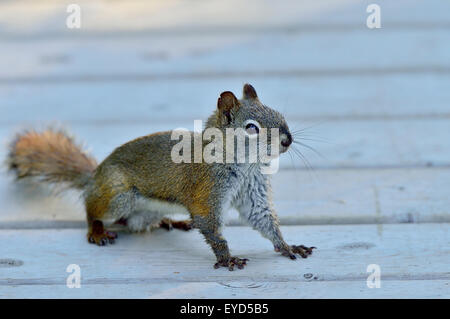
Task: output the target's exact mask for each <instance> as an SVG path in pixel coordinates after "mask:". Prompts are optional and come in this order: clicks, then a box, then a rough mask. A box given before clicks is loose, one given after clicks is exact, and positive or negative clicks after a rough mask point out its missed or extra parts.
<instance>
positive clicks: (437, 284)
mask: <svg viewBox="0 0 450 319" xmlns="http://www.w3.org/2000/svg"><path fill="white" fill-rule="evenodd" d="M448 290H449V281H448V280H409V281H403V280H389V281H384V282H383V284H382V286H381V288H380V289H368V288H367V285H366V283H365V282H364V281H360V282H359V281H333V282H301V283H299V282H282V283H273V282H257V281H256V282H255V281H251V282H248V283H236V282H225V283H223V282H218V283H216V282H188V283H186V282H169V283H150V282H146V283H141V284H139V283H135V284H83V286H82V287H81V288H80V289H75V288H74V289H68V288H67V287H66V286H64V285H45V284H33V285H27V284H25V285H14V286H8V287H7V288H4V289H2V288H0V297H1V298H4V299H7V298H24V297H26V298H38V299H47V298H51V299H53V298H56V299H60V298H80V299H85V298H102V299H118V298H134V299H136V298H137V299H144V298H146V299H147V298H153V299H166V298H167V299H170V298H176V299H192V298H199V299H209V298H216V299H221V298H224V299H234V298H239V299H277V298H283V299H320V298H333V299H335V298H336V299H342V298H357V299H360V298H363V299H366V298H368V299H374V298H383V299H406V298H427V299H428V298H430V299H438V298H448V296H449V294H448ZM119 292H120V293H119Z"/></svg>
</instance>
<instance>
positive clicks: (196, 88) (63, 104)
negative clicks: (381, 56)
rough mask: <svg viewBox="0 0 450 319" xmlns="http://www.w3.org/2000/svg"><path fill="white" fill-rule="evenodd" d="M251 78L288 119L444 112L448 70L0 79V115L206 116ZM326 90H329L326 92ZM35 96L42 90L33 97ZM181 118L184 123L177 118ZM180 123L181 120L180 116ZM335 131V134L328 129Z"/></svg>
mask: <svg viewBox="0 0 450 319" xmlns="http://www.w3.org/2000/svg"><path fill="white" fill-rule="evenodd" d="M245 82H249V83H251V84H253V85H254V86H255V88H256V90H257V92H258V94H259V96H260V99H261V101H263V102H264V103H265V104H267V105H269V106H271V107H273V108H275V109H277V110H279V111H281V112H283V113H285V115H286V117H287V119H288V121H293V120H294V121H301V122H303V121H305V122H320V121H324V120H327V121H338V120H339V121H345V120H376V119H378V120H389V119H399V120H407V119H421V118H425V119H435V118H436V119H439V118H449V117H450V110H449V108H448V105H449V103H450V92H449V90H447V88H448V87H449V86H450V76H439V75H422V76H411V75H396V76H389V77H385V78H383V79H379V78H377V77H361V76H357V77H324V78H306V79H301V78H299V79H293V78H286V79H280V78H270V77H269V78H256V77H253V76H249V77H245V76H242V77H238V78H229V79H191V80H189V81H185V80H180V81H170V80H164V81H161V82H159V81H156V82H151V83H147V82H126V81H125V82H112V83H111V82H109V83H103V82H100V83H65V84H57V85H50V84H47V85H44V84H42V85H37V86H36V85H18V86H16V85H13V86H1V85H0V98H1V100H2V106H1V108H0V123H1V124H2V125H5V124H13V123H17V124H20V123H23V122H29V123H32V124H34V123H36V122H37V121H39V122H44V123H45V121H50V120H52V121H64V122H71V123H76V122H82V123H95V124H96V125H98V124H104V123H120V122H132V123H139V122H141V123H142V122H145V123H149V122H161V121H166V122H168V123H172V122H174V121H175V120H177V121H181V120H189V122H188V124H189V125H192V124H191V122H192V121H193V119H204V118H206V117H207V116H209V114H211V113H212V111H213V110H214V109H215V107H216V102H217V97H218V96H219V94H220V93H221V92H223V91H227V90H230V91H233V92H235V94H236V95H237V96H239V97H240V96H241V91H242V85H243V84H244V83H245ZM324 91H326V92H327V94H323V92H324ZM36 96H38V97H39V98H35V97H36ZM181 124H182V123H181ZM177 125H178V123H177ZM333 135H334V134H333Z"/></svg>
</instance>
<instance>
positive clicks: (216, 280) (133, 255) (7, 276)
mask: <svg viewBox="0 0 450 319" xmlns="http://www.w3.org/2000/svg"><path fill="white" fill-rule="evenodd" d="M282 231H283V233H284V235H285V238H286V240H287V241H288V242H291V243H294V242H295V243H297V244H299V243H303V244H306V245H316V246H317V247H318V249H317V251H315V253H314V255H313V256H312V257H311V258H308V259H301V260H296V261H291V260H289V259H287V258H284V257H281V256H279V255H278V254H276V253H275V252H273V250H272V248H271V244H270V242H268V241H267V240H265V239H263V238H262V237H261V236H259V234H257V233H256V232H254V231H252V230H250V229H249V228H247V227H230V228H226V229H225V234H224V235H225V237H226V238H227V239H228V241H229V244H230V247H231V249H232V251H233V252H234V253H235V254H237V255H238V256H241V257H243V256H245V257H247V258H249V259H250V261H249V264H248V266H247V267H246V268H245V269H244V270H236V271H234V272H229V271H228V270H226V269H219V270H215V269H213V268H212V264H213V262H214V258H213V256H212V253H211V252H210V250H209V248H208V247H207V246H206V244H205V243H204V241H203V240H202V238H201V236H200V234H198V233H197V232H195V231H194V232H190V233H185V232H179V231H173V232H170V233H169V232H165V231H162V230H161V231H155V232H153V233H151V234H146V235H131V234H122V233H121V234H120V235H119V236H120V238H119V239H118V241H117V243H116V244H115V245H113V246H108V247H97V246H93V245H89V244H88V243H87V242H86V240H85V236H84V231H81V230H69V229H67V230H27V231H24V230H22V231H18V230H1V231H0V238H2V239H3V240H4V241H6V240H7V241H8V242H9V243H11V244H10V245H7V246H5V245H4V246H3V247H2V249H1V251H0V254H1V258H10V259H14V260H16V261H19V260H20V261H22V262H23V264H22V265H21V266H15V267H6V268H5V267H3V268H2V276H1V277H2V278H1V279H0V295H1V296H2V297H9V298H12V297H16V298H17V297H20V298H23V297H30V296H37V295H38V294H39V293H41V294H42V295H41V296H47V295H46V294H45V293H46V292H48V291H49V290H50V288H54V289H55V290H54V291H55V292H56V291H58V292H59V293H60V294H59V297H62V298H65V297H70V296H75V297H76V296H80V293H79V292H76V290H75V289H69V288H66V289H64V288H65V284H66V278H67V276H68V274H67V273H66V268H67V266H68V265H69V264H78V265H79V266H80V268H81V276H82V281H81V285H82V288H81V289H80V291H83V292H84V293H85V294H84V296H85V297H97V298H98V297H102V296H111V295H112V294H109V293H107V292H106V291H105V290H108V289H107V288H111V289H117V288H119V287H120V288H123V289H126V288H124V287H126V286H127V285H128V284H131V285H133V288H132V289H134V288H136V293H135V294H133V295H132V296H134V297H152V296H153V297H164V296H165V297H175V296H176V297H180V298H192V297H193V296H197V297H206V296H216V297H228V296H232V294H233V293H234V294H236V296H235V297H240V294H241V293H242V296H243V297H247V298H249V297H254V296H255V295H257V293H259V294H260V295H261V297H264V296H269V297H275V298H281V297H285V296H289V297H290V298H297V297H301V296H302V297H305V296H306V293H308V294H310V296H311V297H313V296H314V297H337V296H339V294H340V297H346V296H355V293H356V291H357V290H358V289H359V290H360V292H361V293H362V294H361V296H363V297H366V298H369V297H390V298H407V297H414V298H420V297H431V296H435V297H439V298H448V297H449V290H448V284H449V280H450V273H449V272H448V263H449V262H450V260H449V258H450V257H449V256H450V254H449V252H450V251H449V250H448V247H449V243H450V242H449V240H450V237H449V233H448V231H449V225H448V224H420V225H412V224H410V225H383V226H381V227H377V226H376V225H372V226H370V225H359V226H287V227H283V229H282ZM243 234H245V235H243ZM430 234H433V245H430V244H429V235H430ZM3 237H4V238H3ZM36 242H38V243H39V245H35V243H36ZM370 264H378V265H379V266H380V270H381V287H382V288H380V289H378V292H375V291H376V290H377V289H375V288H374V289H369V288H367V286H366V280H367V276H368V273H367V271H366V270H367V266H368V265H370ZM85 285H87V286H88V288H87V289H84V286H85ZM97 287H98V288H97ZM113 287H117V288H113ZM233 287H235V288H233ZM303 287H305V289H306V290H305V291H303ZM325 287H327V289H325ZM411 287H421V289H408V288H411ZM25 288H27V289H25ZM101 288H104V289H101ZM191 288H192V289H191ZM346 288H351V289H352V292H350V291H349V289H346ZM83 289H84V290H83ZM253 289H254V290H253ZM355 289H356V290H355ZM126 290H127V289H126ZM250 290H251V291H250ZM366 290H367V291H366ZM121 291H123V290H121ZM302 291H303V292H302ZM116 292H117V290H116ZM398 293H400V295H397V294H398ZM127 296H128V295H127ZM130 297H131V296H130Z"/></svg>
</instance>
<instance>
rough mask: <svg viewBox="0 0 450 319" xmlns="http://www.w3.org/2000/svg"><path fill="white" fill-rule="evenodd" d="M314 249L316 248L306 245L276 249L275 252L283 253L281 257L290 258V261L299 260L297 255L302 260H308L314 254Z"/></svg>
mask: <svg viewBox="0 0 450 319" xmlns="http://www.w3.org/2000/svg"><path fill="white" fill-rule="evenodd" d="M313 249H316V247H306V246H304V245H292V246H287V247H286V248H284V249H283V248H281V249H280V248H278V247H275V251H277V252H281V255H283V256H285V257H289V258H290V259H297V257H296V256H295V254H299V255H300V256H301V257H302V258H308V256H309V255H311V254H312V253H313Z"/></svg>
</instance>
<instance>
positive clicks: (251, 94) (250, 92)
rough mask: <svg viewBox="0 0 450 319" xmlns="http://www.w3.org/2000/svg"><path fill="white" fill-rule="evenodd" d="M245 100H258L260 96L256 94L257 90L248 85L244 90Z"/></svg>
mask: <svg viewBox="0 0 450 319" xmlns="http://www.w3.org/2000/svg"><path fill="white" fill-rule="evenodd" d="M242 91H243V94H244V99H257V98H258V95H257V94H256V90H255V88H254V87H253V86H251V85H250V84H248V83H246V84H245V85H244V88H243V90H242Z"/></svg>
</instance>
